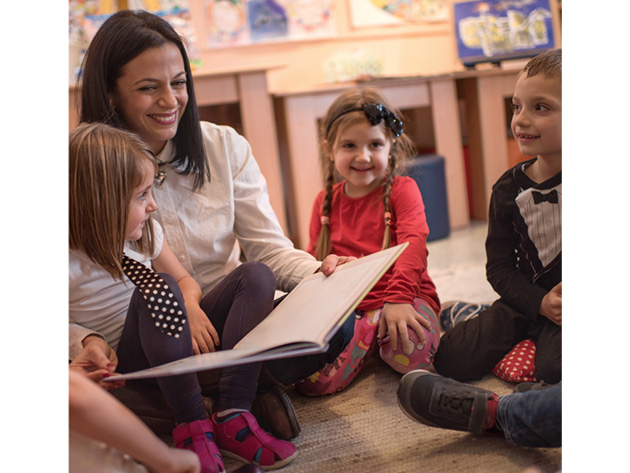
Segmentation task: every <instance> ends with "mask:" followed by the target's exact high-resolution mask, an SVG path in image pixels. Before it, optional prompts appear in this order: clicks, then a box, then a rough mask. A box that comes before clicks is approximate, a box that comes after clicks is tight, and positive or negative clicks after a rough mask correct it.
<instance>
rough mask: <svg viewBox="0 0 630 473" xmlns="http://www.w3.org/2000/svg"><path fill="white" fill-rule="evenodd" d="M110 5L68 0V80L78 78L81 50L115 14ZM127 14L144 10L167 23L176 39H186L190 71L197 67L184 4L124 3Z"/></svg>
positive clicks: (167, 0) (165, 0)
mask: <svg viewBox="0 0 630 473" xmlns="http://www.w3.org/2000/svg"><path fill="white" fill-rule="evenodd" d="M110 4H111V2H104V1H103V0H69V45H70V69H71V71H70V80H71V82H73V81H74V80H76V78H77V75H78V68H79V66H80V63H81V61H82V59H83V54H84V53H85V49H87V47H88V45H89V44H90V41H92V38H93V37H94V35H95V34H96V32H97V31H98V29H99V28H100V27H101V25H102V24H103V23H104V22H105V20H107V19H108V18H109V17H110V16H111V15H112V13H113V12H114V11H115V8H113V6H112V5H110ZM128 7H129V9H130V10H148V11H150V12H151V13H154V14H156V15H158V16H160V17H162V18H164V19H165V20H166V21H168V22H169V23H170V24H171V26H173V28H175V30H176V31H177V32H178V33H179V35H180V36H182V37H184V38H185V39H186V41H185V42H186V47H187V52H188V58H189V59H190V63H191V67H192V68H193V69H194V68H195V67H198V66H200V65H201V51H200V50H199V46H198V41H197V37H196V33H195V29H194V27H193V25H192V19H191V16H190V9H189V5H188V0H128Z"/></svg>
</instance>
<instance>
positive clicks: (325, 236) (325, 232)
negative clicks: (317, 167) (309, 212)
mask: <svg viewBox="0 0 630 473" xmlns="http://www.w3.org/2000/svg"><path fill="white" fill-rule="evenodd" d="M334 183H335V163H334V162H333V161H330V163H329V165H328V168H327V169H326V171H325V186H326V194H325V196H324V202H323V203H322V228H321V230H320V231H319V237H318V238H317V248H316V250H315V257H316V258H317V259H318V260H320V261H321V260H323V259H324V258H325V257H326V256H328V255H329V254H330V250H331V244H330V225H329V223H330V211H331V209H332V194H333V184H334Z"/></svg>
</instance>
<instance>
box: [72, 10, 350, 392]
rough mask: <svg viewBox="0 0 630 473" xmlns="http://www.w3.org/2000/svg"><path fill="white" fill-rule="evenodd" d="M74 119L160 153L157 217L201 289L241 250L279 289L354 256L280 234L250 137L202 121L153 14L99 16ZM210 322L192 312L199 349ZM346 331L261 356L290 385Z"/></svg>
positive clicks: (179, 49) (171, 44) (332, 354)
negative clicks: (292, 351)
mask: <svg viewBox="0 0 630 473" xmlns="http://www.w3.org/2000/svg"><path fill="white" fill-rule="evenodd" d="M80 120H81V121H82V122H95V121H98V122H105V123H108V124H110V125H113V126H116V127H119V128H123V129H127V130H130V131H133V132H135V133H136V134H138V135H139V136H140V137H141V138H142V139H143V140H144V141H145V142H146V143H147V144H148V145H149V146H150V147H151V149H152V150H153V152H154V153H155V154H156V156H157V160H158V162H159V165H160V173H159V176H160V182H159V183H157V184H156V185H155V186H154V191H153V192H154V198H155V200H156V202H157V204H158V208H159V210H158V211H157V212H156V215H155V219H156V220H157V221H158V222H159V223H160V224H161V225H162V227H163V229H164V233H165V237H166V239H167V241H168V242H169V244H170V246H171V248H172V249H173V251H174V253H175V255H176V256H177V257H178V258H179V260H180V262H181V263H182V264H183V266H184V267H185V268H186V270H187V271H188V272H189V274H191V275H192V276H193V277H194V278H195V280H196V281H197V282H198V283H199V285H200V286H201V290H202V294H206V293H207V292H208V291H209V290H210V289H212V288H213V287H215V286H216V285H217V284H218V283H219V282H220V281H221V280H222V279H223V278H224V277H225V275H227V274H229V273H230V272H231V271H232V270H233V269H234V268H235V267H236V266H238V264H239V258H240V254H241V251H242V252H243V255H244V257H245V259H246V260H247V261H260V262H263V263H265V264H266V265H267V266H269V267H270V268H271V270H272V271H273V273H274V275H275V276H276V279H277V281H278V286H277V287H278V289H280V290H283V291H290V290H291V289H293V287H295V285H297V283H299V282H300V281H301V280H302V279H303V278H304V277H306V276H308V275H310V274H312V273H314V272H316V271H318V270H320V269H321V270H322V271H323V272H324V274H330V273H331V272H332V271H334V269H335V267H336V266H337V264H341V263H343V262H345V261H347V260H348V259H352V258H343V257H337V256H335V255H330V256H328V257H327V258H326V259H325V260H324V261H323V262H321V263H320V262H318V261H317V260H315V259H314V258H313V257H312V256H310V255H309V254H307V253H306V252H304V251H300V250H297V249H295V248H294V247H293V244H292V243H291V241H290V240H289V239H288V238H286V237H285V236H284V234H283V232H282V229H281V227H280V225H279V223H278V220H277V218H276V216H275V214H274V212H273V210H272V208H271V205H270V203H269V196H268V193H267V187H266V183H265V180H264V178H263V176H262V174H261V173H260V169H259V167H258V165H257V164H256V161H255V159H254V157H253V155H252V152H251V148H250V146H249V144H248V143H247V141H246V140H245V139H244V138H243V137H242V136H240V135H238V134H237V133H236V132H235V131H234V130H233V129H232V128H229V127H225V126H218V125H215V124H212V123H208V122H200V120H199V114H198V111H197V106H196V100H195V93H194V87H193V79H192V73H191V70H190V64H189V61H188V55H187V53H186V48H185V45H184V43H183V42H182V40H181V38H180V37H179V36H178V34H177V33H176V32H175V30H174V29H173V28H172V27H171V26H170V25H169V24H168V23H167V22H166V21H164V20H163V19H161V18H159V17H157V16H156V15H153V14H151V13H148V12H145V11H128V10H125V11H121V12H118V13H116V14H114V15H113V16H111V17H110V18H109V19H108V20H107V21H106V22H105V23H104V24H103V25H102V26H101V28H100V29H99V31H98V32H97V34H96V35H95V37H94V39H93V40H92V43H91V44H90V46H89V48H88V50H87V52H86V55H85V58H84V62H83V66H82V76H81V110H80ZM192 318H194V317H192ZM206 322H207V318H204V317H198V318H195V320H191V321H190V329H191V333H192V337H193V349H194V352H195V353H205V352H208V351H212V350H213V349H214V346H215V345H216V344H217V340H215V339H214V338H213V336H212V333H211V327H209V326H208V324H207V323H206ZM352 331H353V327H352V324H349V325H347V326H344V328H343V329H342V330H340V331H339V332H338V333H337V334H336V335H335V337H334V338H333V340H332V341H331V344H330V349H329V351H328V352H327V353H325V354H323V355H313V356H308V357H300V358H290V359H286V360H277V361H273V362H268V363H267V364H266V366H267V367H268V369H269V371H270V372H271V374H272V375H273V377H274V378H275V379H276V380H278V381H280V382H281V383H282V384H285V385H290V384H292V383H294V382H296V381H299V380H301V379H304V378H305V377H307V376H308V375H310V374H312V373H314V372H316V371H317V370H318V369H320V368H322V367H323V366H324V365H325V364H326V363H330V362H332V361H334V360H335V359H336V357H337V356H338V355H339V353H341V351H342V350H343V348H344V347H345V345H346V344H347V343H348V341H349V340H350V339H351V338H352Z"/></svg>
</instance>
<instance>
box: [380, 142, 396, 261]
mask: <svg viewBox="0 0 630 473" xmlns="http://www.w3.org/2000/svg"><path fill="white" fill-rule="evenodd" d="M396 167H397V166H396V157H395V155H394V154H392V155H391V156H390V157H389V163H388V164H387V176H386V177H385V182H384V183H383V207H384V210H385V212H384V218H385V231H384V232H383V245H382V247H381V249H383V250H384V249H386V248H389V246H390V245H391V242H392V230H391V222H392V210H391V205H390V202H389V198H390V196H391V193H392V184H393V183H394V176H395V175H396Z"/></svg>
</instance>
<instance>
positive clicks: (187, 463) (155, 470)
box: [146, 448, 201, 473]
mask: <svg viewBox="0 0 630 473" xmlns="http://www.w3.org/2000/svg"><path fill="white" fill-rule="evenodd" d="M169 463H170V464H169V465H164V464H161V465H151V466H149V465H146V466H147V467H148V468H149V471H150V472H151V473H199V472H200V471H201V466H200V464H199V457H198V456H197V454H196V453H194V452H191V451H190V450H183V449H180V448H169Z"/></svg>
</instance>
